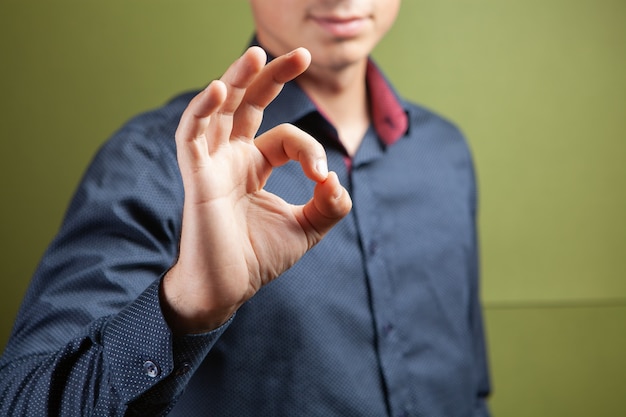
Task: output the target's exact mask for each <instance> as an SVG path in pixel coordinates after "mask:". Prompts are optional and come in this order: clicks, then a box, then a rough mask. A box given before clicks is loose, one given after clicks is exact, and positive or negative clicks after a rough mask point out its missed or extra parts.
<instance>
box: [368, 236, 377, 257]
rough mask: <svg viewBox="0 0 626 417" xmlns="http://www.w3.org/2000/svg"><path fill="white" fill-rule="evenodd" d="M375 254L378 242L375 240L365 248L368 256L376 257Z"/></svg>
mask: <svg viewBox="0 0 626 417" xmlns="http://www.w3.org/2000/svg"><path fill="white" fill-rule="evenodd" d="M376 252H378V242H377V241H375V240H372V241H371V242H370V244H369V246H368V247H367V253H368V254H369V255H370V256H374V255H376Z"/></svg>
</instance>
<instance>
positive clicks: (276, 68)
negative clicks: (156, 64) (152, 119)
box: [161, 0, 400, 334]
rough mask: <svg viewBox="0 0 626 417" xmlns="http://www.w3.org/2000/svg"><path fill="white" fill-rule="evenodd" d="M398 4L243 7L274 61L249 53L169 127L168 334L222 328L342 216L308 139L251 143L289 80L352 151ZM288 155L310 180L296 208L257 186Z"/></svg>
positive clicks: (337, 192)
mask: <svg viewBox="0 0 626 417" xmlns="http://www.w3.org/2000/svg"><path fill="white" fill-rule="evenodd" d="M399 3H400V1H399V0H368V1H329V0H317V1H315V0H308V1H304V0H250V4H251V7H252V11H253V16H254V19H255V23H256V27H257V35H258V37H259V40H260V41H261V43H262V44H263V45H264V46H266V47H267V48H268V50H269V52H270V53H272V55H274V56H277V57H278V58H276V59H274V60H273V61H272V62H271V63H269V64H267V65H266V55H265V52H264V51H263V50H262V49H260V48H258V47H252V48H250V49H248V50H247V51H246V52H245V53H244V54H243V55H242V56H241V57H240V58H239V59H238V60H237V61H235V62H234V63H233V64H232V65H231V66H230V67H229V68H228V70H227V71H226V72H225V73H224V75H223V76H222V77H221V78H220V80H216V81H213V82H212V83H211V84H209V86H208V87H207V88H206V89H205V90H204V91H202V92H201V93H200V94H198V95H197V96H196V97H195V98H194V99H193V100H192V101H191V102H190V104H189V106H188V107H187V109H186V110H185V112H184V113H183V115H182V118H181V121H180V124H179V126H178V129H177V131H176V144H177V156H178V164H179V167H180V171H181V175H182V178H183V185H184V189H185V201H184V206H183V221H182V232H181V240H180V252H179V257H178V259H177V261H176V263H175V264H174V265H173V267H172V268H171V269H170V271H168V273H167V274H166V275H165V277H164V279H163V281H162V287H161V304H162V309H163V312H164V315H165V318H166V320H167V321H168V324H169V325H170V327H171V328H172V330H173V331H174V333H176V334H192V333H201V332H206V331H209V330H212V329H215V328H217V327H219V326H220V325H222V324H223V323H225V322H226V321H227V320H228V319H229V318H230V317H231V316H232V315H233V314H234V312H235V311H236V310H237V309H238V308H239V307H240V306H241V305H242V304H243V303H245V302H246V301H247V300H248V299H250V298H251V297H252V296H254V294H256V292H257V291H258V290H259V289H260V288H261V287H262V286H263V285H265V284H267V283H269V282H270V281H272V280H273V279H275V278H276V277H278V276H279V275H280V274H281V273H283V272H284V271H285V270H287V269H288V268H289V267H291V266H292V265H293V264H294V263H296V262H297V261H298V260H299V259H300V258H301V257H302V255H304V253H305V252H306V251H307V250H309V249H310V248H312V247H313V246H314V245H315V244H316V243H317V242H319V241H320V240H321V239H322V238H323V237H324V235H325V234H326V233H328V231H329V230H330V229H331V228H332V227H333V226H334V225H335V224H336V223H337V222H339V221H340V220H341V219H342V218H343V217H345V216H346V215H347V214H348V212H349V211H350V209H351V206H352V202H351V200H350V196H349V195H348V193H347V191H346V190H345V189H344V188H343V187H342V186H341V184H339V181H338V179H337V176H336V174H335V173H333V172H330V173H329V172H328V169H327V164H326V154H325V152H324V149H323V147H322V146H321V145H320V144H319V143H318V142H317V141H316V140H315V139H314V138H313V137H311V136H309V135H308V134H306V133H304V132H303V131H301V130H299V129H297V128H295V127H294V126H291V125H280V126H277V127H275V128H274V129H271V130H270V131H268V132H266V133H264V134H263V135H261V136H259V137H258V138H257V139H254V136H255V133H256V131H257V130H258V128H259V125H260V123H261V119H262V115H263V110H264V109H265V107H266V106H267V105H268V104H269V103H270V102H271V101H272V100H273V99H274V98H275V97H276V96H277V95H278V93H279V92H280V90H281V88H282V86H283V85H284V83H286V82H288V81H290V80H293V79H295V78H296V77H298V82H299V83H300V84H301V86H302V87H303V89H305V91H306V92H307V93H308V94H309V95H311V96H312V98H313V99H314V100H315V101H316V103H317V104H318V105H319V106H320V107H322V109H323V110H324V111H325V112H326V113H327V114H329V115H332V116H331V121H333V122H335V123H337V124H338V126H339V127H338V130H339V132H340V137H341V138H342V142H344V145H345V144H347V143H348V139H349V140H351V141H352V142H350V143H349V144H348V145H347V146H346V149H347V150H348V152H350V149H352V150H354V149H356V147H357V146H358V143H359V142H360V137H362V133H363V132H364V130H363V129H364V126H365V128H366V127H367V125H369V114H368V112H367V100H366V92H365V65H366V62H367V61H366V60H367V56H368V55H369V53H370V52H371V50H372V49H373V47H374V46H375V45H376V43H377V42H378V41H379V40H380V38H381V37H382V36H383V35H384V33H385V32H386V31H387V30H388V29H389V27H390V26H391V25H392V23H393V20H394V19H395V16H396V14H397V8H398V7H399ZM275 10H281V13H275ZM344 18H346V19H344ZM300 46H304V47H305V48H301V47H300ZM309 51H311V52H309ZM311 55H313V59H314V62H313V64H311ZM347 103H349V105H348V106H346V104H347ZM346 107H348V108H350V109H351V110H348V111H346V110H345V108H346ZM342 133H343V136H342ZM357 135H360V136H358V139H357V140H353V139H352V138H353V137H357ZM344 138H345V141H344ZM289 160H294V161H298V162H299V163H300V164H301V166H302V169H303V171H304V173H305V175H307V177H308V178H310V179H311V180H312V181H315V182H316V186H315V190H314V194H313V196H312V198H311V200H310V201H309V202H308V203H307V204H305V205H302V206H294V205H291V204H288V203H287V202H285V201H284V200H282V199H281V198H280V197H278V196H276V195H274V194H271V193H268V192H266V191H265V190H263V186H264V184H265V182H266V180H267V178H268V177H269V175H270V174H271V171H272V168H274V167H277V166H280V165H282V164H284V163H286V162H287V161H289ZM276 230H280V231H281V233H280V234H277V233H276Z"/></svg>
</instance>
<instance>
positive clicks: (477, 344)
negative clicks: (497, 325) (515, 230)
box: [469, 158, 491, 417]
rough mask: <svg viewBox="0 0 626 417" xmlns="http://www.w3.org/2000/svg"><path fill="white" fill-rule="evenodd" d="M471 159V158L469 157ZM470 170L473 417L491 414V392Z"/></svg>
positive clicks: (473, 177)
mask: <svg viewBox="0 0 626 417" xmlns="http://www.w3.org/2000/svg"><path fill="white" fill-rule="evenodd" d="M470 161H471V158H470ZM470 166H471V167H472V169H471V170H470V171H471V172H470V173H471V187H472V190H471V194H470V195H471V198H472V201H471V207H472V217H473V219H474V221H473V224H474V230H473V235H474V236H473V240H474V245H473V253H472V255H471V259H470V265H469V268H470V271H469V275H470V282H471V294H470V297H471V303H470V311H469V319H470V330H471V332H472V336H473V342H474V343H473V346H474V365H475V367H476V373H475V375H476V387H477V389H476V406H475V408H474V414H473V416H474V417H489V416H490V415H491V413H490V410H489V406H488V401H487V400H488V398H489V395H490V394H491V382H490V375H489V363H488V359H487V358H488V354H487V346H486V342H485V331H484V326H483V315H482V303H481V302H480V261H479V242H478V233H477V230H476V229H477V222H478V220H477V218H478V196H477V194H478V191H477V186H476V173H475V170H474V167H473V164H471V163H470Z"/></svg>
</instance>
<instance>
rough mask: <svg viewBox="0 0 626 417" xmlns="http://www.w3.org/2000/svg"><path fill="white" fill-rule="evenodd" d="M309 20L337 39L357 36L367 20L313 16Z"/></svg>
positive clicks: (361, 18) (362, 18)
mask: <svg viewBox="0 0 626 417" xmlns="http://www.w3.org/2000/svg"><path fill="white" fill-rule="evenodd" d="M311 19H312V20H313V21H314V22H315V23H317V24H318V25H319V26H320V27H321V28H322V29H323V30H324V31H326V32H327V33H329V34H330V35H332V36H334V37H338V38H351V37H354V36H357V35H359V34H360V33H361V32H362V31H363V28H364V27H365V24H366V23H367V19H366V18H364V17H349V18H337V17H315V16H314V17H312V18H311Z"/></svg>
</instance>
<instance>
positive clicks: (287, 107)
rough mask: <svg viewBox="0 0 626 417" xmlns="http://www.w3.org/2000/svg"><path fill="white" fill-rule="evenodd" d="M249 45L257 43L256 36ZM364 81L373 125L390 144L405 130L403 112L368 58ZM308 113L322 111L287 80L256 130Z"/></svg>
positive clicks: (262, 130)
mask: <svg viewBox="0 0 626 417" xmlns="http://www.w3.org/2000/svg"><path fill="white" fill-rule="evenodd" d="M251 44H252V45H259V44H258V41H257V40H256V38H254V39H253V41H252V42H251ZM259 46H260V45H259ZM271 59H273V57H271V56H269V55H268V60H271ZM366 82H367V89H368V94H369V99H370V106H371V114H372V124H373V127H374V129H375V131H376V133H377V134H378V136H379V137H380V140H381V141H382V142H383V143H384V144H385V145H388V146H389V145H392V144H393V143H395V142H396V141H397V140H398V139H400V138H401V137H402V136H404V135H405V134H406V133H407V131H408V129H409V117H408V115H407V111H406V110H405V107H404V105H403V103H402V101H401V100H400V98H399V97H398V95H397V94H396V92H395V91H394V89H393V87H392V86H391V85H390V83H389V82H388V81H387V79H386V78H385V76H384V75H383V74H382V72H381V71H380V70H379V68H378V67H377V66H376V64H375V63H374V61H373V60H372V59H369V60H368V63H367V74H366ZM312 112H318V113H320V114H322V113H321V112H320V111H319V109H318V108H317V107H316V106H315V103H313V101H312V100H311V99H310V98H309V97H308V96H307V95H306V93H305V92H304V91H303V90H302V89H301V88H300V87H299V86H298V84H297V83H296V82H295V81H291V82H288V83H287V84H285V86H284V87H283V90H282V91H281V93H280V94H279V95H278V97H276V98H275V99H274V101H272V102H271V103H270V104H269V106H268V107H267V109H266V111H265V113H264V117H263V121H262V122H261V127H260V128H259V132H258V133H259V134H261V133H263V132H265V131H267V130H269V129H271V128H272V127H274V126H276V125H278V124H281V123H293V124H295V123H296V122H297V121H298V120H299V119H301V118H302V117H304V116H306V115H308V114H310V113H312Z"/></svg>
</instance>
